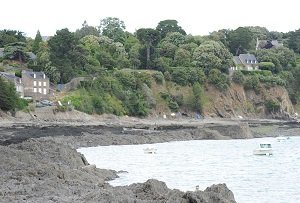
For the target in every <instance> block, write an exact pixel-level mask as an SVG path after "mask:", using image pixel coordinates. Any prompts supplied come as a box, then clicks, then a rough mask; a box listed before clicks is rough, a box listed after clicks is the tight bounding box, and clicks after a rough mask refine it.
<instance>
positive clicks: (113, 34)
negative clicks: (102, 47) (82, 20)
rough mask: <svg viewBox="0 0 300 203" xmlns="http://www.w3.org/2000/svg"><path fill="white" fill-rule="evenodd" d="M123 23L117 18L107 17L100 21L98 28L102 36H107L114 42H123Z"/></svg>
mask: <svg viewBox="0 0 300 203" xmlns="http://www.w3.org/2000/svg"><path fill="white" fill-rule="evenodd" d="M125 28H126V27H125V23H124V21H122V20H120V19H119V18H115V17H107V18H104V19H102V20H101V21H100V26H99V30H100V33H101V34H102V35H104V36H107V37H109V38H110V39H112V40H113V41H115V42H121V43H124V42H125V38H126V35H125V31H124V30H125Z"/></svg>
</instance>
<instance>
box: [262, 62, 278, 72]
mask: <svg viewBox="0 0 300 203" xmlns="http://www.w3.org/2000/svg"><path fill="white" fill-rule="evenodd" d="M258 65H259V69H261V70H269V71H271V72H272V73H274V72H275V71H276V68H275V64H274V63H272V62H260V63H259V64H258Z"/></svg>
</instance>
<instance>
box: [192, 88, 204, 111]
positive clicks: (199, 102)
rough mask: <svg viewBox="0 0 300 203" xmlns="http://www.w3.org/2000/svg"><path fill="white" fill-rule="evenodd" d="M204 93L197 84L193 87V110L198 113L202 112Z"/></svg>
mask: <svg viewBox="0 0 300 203" xmlns="http://www.w3.org/2000/svg"><path fill="white" fill-rule="evenodd" d="M203 97H204V91H203V88H202V87H201V85H200V84H199V83H195V84H194V85H193V109H194V110H195V111H197V112H199V113H202V112H203Z"/></svg>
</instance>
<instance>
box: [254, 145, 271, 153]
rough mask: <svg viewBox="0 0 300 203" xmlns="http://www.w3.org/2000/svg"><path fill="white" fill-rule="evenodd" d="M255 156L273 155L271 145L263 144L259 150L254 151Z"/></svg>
mask: <svg viewBox="0 0 300 203" xmlns="http://www.w3.org/2000/svg"><path fill="white" fill-rule="evenodd" d="M253 154H254V155H273V149H272V145H271V144H270V143H261V144H259V148H258V149H255V150H254V151H253Z"/></svg>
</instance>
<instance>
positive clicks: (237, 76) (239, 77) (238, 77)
mask: <svg viewBox="0 0 300 203" xmlns="http://www.w3.org/2000/svg"><path fill="white" fill-rule="evenodd" d="M232 81H233V82H235V83H237V84H240V85H242V84H244V82H245V77H244V74H243V73H242V72H241V71H235V72H234V73H233V75H232Z"/></svg>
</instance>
